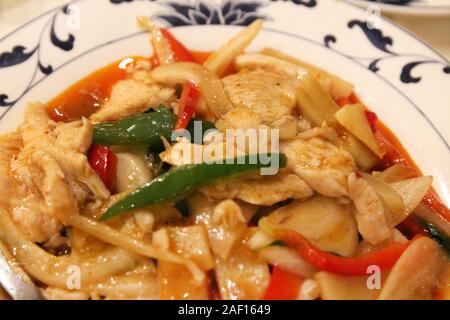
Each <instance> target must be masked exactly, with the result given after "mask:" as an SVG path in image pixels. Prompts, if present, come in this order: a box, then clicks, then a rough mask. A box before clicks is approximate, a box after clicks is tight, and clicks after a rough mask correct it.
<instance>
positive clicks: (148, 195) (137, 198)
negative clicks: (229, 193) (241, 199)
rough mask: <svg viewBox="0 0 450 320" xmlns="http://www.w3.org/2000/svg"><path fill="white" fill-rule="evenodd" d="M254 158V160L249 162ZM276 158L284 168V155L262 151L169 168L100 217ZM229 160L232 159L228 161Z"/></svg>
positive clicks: (177, 196) (177, 195)
mask: <svg viewBox="0 0 450 320" xmlns="http://www.w3.org/2000/svg"><path fill="white" fill-rule="evenodd" d="M255 158H256V161H251V160H254V159H255ZM264 158H265V159H273V158H276V159H277V160H278V168H284V167H285V166H286V163H287V160H286V156H285V155H284V154H261V155H256V156H255V155H253V156H246V157H240V158H236V159H232V160H233V161H232V163H230V164H228V163H227V162H228V161H226V160H224V161H223V162H224V163H222V164H220V163H212V164H208V163H202V164H194V165H187V166H183V167H179V168H176V169H172V170H170V171H168V172H166V173H165V174H163V175H161V176H160V177H158V178H156V179H155V180H153V181H151V182H149V183H148V184H146V185H144V186H143V187H141V188H140V189H138V190H136V191H135V192H133V193H131V194H130V195H129V196H127V197H126V198H124V199H123V200H120V201H119V202H117V203H116V204H114V205H113V206H112V207H110V208H109V209H108V210H107V211H106V213H105V214H104V215H103V216H102V217H101V218H100V220H102V221H104V220H108V219H111V218H113V217H115V216H117V215H119V214H121V213H123V212H126V211H130V210H134V209H138V208H142V207H146V206H149V205H155V204H161V203H166V202H176V201H179V200H181V199H184V198H186V197H187V196H189V195H190V194H191V193H192V192H194V191H195V190H197V189H199V188H201V187H204V186H207V185H210V184H213V183H215V182H218V181H220V180H224V179H230V178H236V177H239V176H242V175H245V174H249V173H253V172H257V171H258V170H260V169H262V168H270V167H271V166H272V165H274V163H263V161H262V159H264ZM229 162H231V161H229Z"/></svg>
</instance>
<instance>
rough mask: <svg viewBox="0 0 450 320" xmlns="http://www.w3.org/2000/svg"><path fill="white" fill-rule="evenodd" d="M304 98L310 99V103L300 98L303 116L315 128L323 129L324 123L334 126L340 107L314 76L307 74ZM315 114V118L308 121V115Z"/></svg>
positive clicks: (303, 90) (302, 87)
mask: <svg viewBox="0 0 450 320" xmlns="http://www.w3.org/2000/svg"><path fill="white" fill-rule="evenodd" d="M300 92H302V96H304V95H306V96H308V97H309V99H310V102H312V104H310V103H309V101H308V100H307V101H304V100H303V99H302V98H301V97H300V98H299V101H298V102H299V106H300V111H301V113H302V115H304V116H305V118H306V119H307V120H309V121H311V122H312V123H313V124H314V125H315V126H317V127H321V126H322V124H323V122H324V121H326V122H327V124H329V125H333V124H335V123H336V118H335V117H334V115H335V113H336V112H337V111H338V110H339V106H338V105H337V104H336V102H334V100H333V98H331V96H330V95H329V94H328V93H327V92H326V91H325V90H324V89H323V88H322V87H321V86H320V84H319V83H318V82H317V80H316V79H315V78H314V76H313V75H312V74H310V73H306V74H305V75H304V77H303V79H302V83H301V90H300ZM310 114H314V117H312V118H311V119H308V115H310Z"/></svg>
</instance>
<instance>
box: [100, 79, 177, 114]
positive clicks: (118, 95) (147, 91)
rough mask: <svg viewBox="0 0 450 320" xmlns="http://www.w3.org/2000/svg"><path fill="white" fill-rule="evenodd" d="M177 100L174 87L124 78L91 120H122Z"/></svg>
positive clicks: (168, 104)
mask: <svg viewBox="0 0 450 320" xmlns="http://www.w3.org/2000/svg"><path fill="white" fill-rule="evenodd" d="M175 101H176V95H175V89H173V88H169V87H163V86H160V85H158V84H151V85H147V84H145V83H143V82H139V81H136V80H134V79H128V80H122V81H119V82H118V83H117V84H116V85H115V86H114V87H113V89H112V92H111V97H110V99H109V100H108V101H107V102H106V103H105V104H104V105H103V106H102V107H101V109H100V110H99V111H98V112H96V113H94V114H93V115H92V116H91V120H92V121H93V122H94V123H99V122H108V121H116V120H121V119H124V118H127V117H130V116H133V115H136V114H140V113H143V112H145V111H147V110H148V109H150V108H157V107H159V106H160V105H161V104H163V105H166V106H170V105H172V104H173V103H174V102H175Z"/></svg>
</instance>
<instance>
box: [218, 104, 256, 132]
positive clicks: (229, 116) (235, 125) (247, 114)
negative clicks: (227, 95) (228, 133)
mask: <svg viewBox="0 0 450 320" xmlns="http://www.w3.org/2000/svg"><path fill="white" fill-rule="evenodd" d="M260 125H262V119H261V117H260V116H259V115H258V114H256V113H255V112H253V111H252V110H250V109H248V108H244V107H237V108H235V109H233V110H231V111H229V112H228V113H226V114H224V115H223V116H222V117H221V119H219V120H217V121H216V128H218V129H219V130H221V131H222V132H225V130H227V129H256V128H258V127H259V126H260Z"/></svg>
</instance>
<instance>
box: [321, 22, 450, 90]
mask: <svg viewBox="0 0 450 320" xmlns="http://www.w3.org/2000/svg"><path fill="white" fill-rule="evenodd" d="M368 25H369V24H368V23H367V21H361V20H351V21H349V22H348V24H347V27H348V28H349V29H352V28H353V27H355V26H357V27H359V28H360V29H361V30H362V31H363V32H364V34H365V36H366V37H367V39H368V40H369V41H370V43H371V44H372V45H373V46H374V47H375V48H377V49H378V50H379V51H381V53H384V55H382V56H379V57H375V58H373V57H371V58H361V57H359V58H357V57H354V56H352V55H351V54H346V53H345V52H344V54H346V55H347V56H349V57H351V58H355V59H357V60H366V61H369V64H368V68H369V69H370V70H371V71H373V72H378V71H380V68H381V67H380V64H381V63H382V62H383V61H386V60H388V59H392V58H398V57H406V58H410V59H411V60H412V61H411V62H408V63H407V64H405V65H404V66H403V67H402V68H401V72H400V80H401V81H402V82H403V83H405V84H411V83H418V82H420V81H421V79H422V78H421V77H418V76H413V75H412V72H413V70H414V69H415V68H416V67H418V66H420V65H424V64H438V65H441V66H442V71H443V72H444V73H445V74H450V64H448V63H447V62H445V61H441V60H436V59H432V58H430V57H427V56H423V55H417V54H408V53H397V52H394V51H392V49H390V48H389V47H391V46H392V45H393V43H394V40H393V38H392V37H390V36H386V35H384V34H383V32H382V30H380V29H376V28H370V27H369V26H368ZM337 41H338V39H337V37H336V36H334V35H331V34H329V35H326V36H325V37H324V43H325V45H326V46H327V47H329V48H331V46H332V44H334V43H336V42H337Z"/></svg>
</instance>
